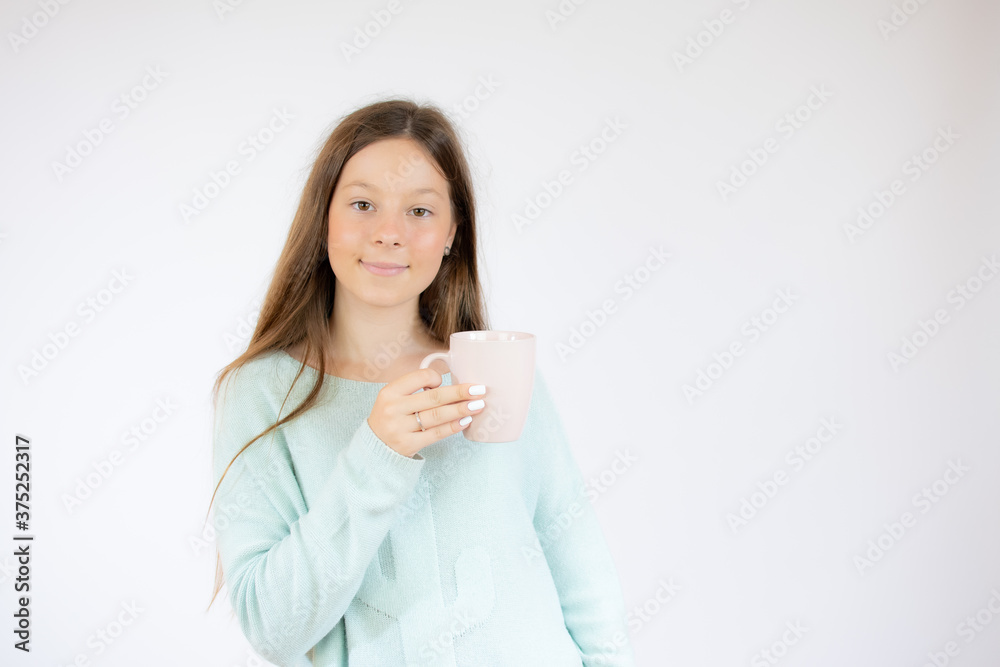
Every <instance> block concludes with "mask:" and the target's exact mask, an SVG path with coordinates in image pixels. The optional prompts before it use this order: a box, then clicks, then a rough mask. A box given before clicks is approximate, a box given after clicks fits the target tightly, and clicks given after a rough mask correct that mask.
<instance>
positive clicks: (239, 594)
mask: <svg viewBox="0 0 1000 667" xmlns="http://www.w3.org/2000/svg"><path fill="white" fill-rule="evenodd" d="M253 363H254V362H253V361H251V362H250V363H249V364H246V365H244V366H243V367H241V368H240V369H237V370H236V371H234V373H235V375H231V376H229V377H228V378H227V380H230V381H229V382H225V381H224V382H223V385H222V387H220V393H219V401H218V403H217V407H216V412H215V420H214V448H213V469H214V481H215V482H218V480H219V478H220V477H221V476H222V471H223V470H225V468H226V466H227V465H228V464H229V462H230V460H231V459H232V458H233V455H234V454H236V452H238V451H239V450H240V449H241V448H242V447H243V445H245V444H246V443H247V442H249V441H250V440H251V439H252V438H253V437H255V436H256V435H257V434H258V433H260V432H262V431H263V430H265V429H266V428H268V427H269V426H271V425H272V424H273V423H274V422H275V421H276V420H277V413H278V410H279V408H280V406H281V403H282V401H283V400H284V398H285V396H284V394H285V391H287V389H285V390H282V391H280V392H279V391H276V390H274V388H273V387H269V386H268V382H269V381H270V382H272V383H273V377H269V376H268V374H267V373H264V372H257V371H255V370H254V367H253V366H252V365H253ZM279 393H280V395H278V394H279ZM291 407H294V406H288V405H286V406H285V408H284V409H283V410H282V415H283V416H284V415H287V414H288V413H289V412H290V411H291ZM315 437H316V442H315V443H310V446H315V447H324V446H326V447H332V446H333V444H332V443H325V442H323V434H322V433H317V434H316V436H315ZM423 464H424V459H423V458H422V457H421V456H420V455H419V454H416V455H414V457H413V458H409V457H406V456H403V455H402V454H399V453H398V452H396V451H395V450H393V449H392V448H390V447H389V446H388V445H387V444H385V443H384V442H383V441H382V440H380V439H379V438H378V437H377V436H376V435H375V434H374V432H373V431H372V430H371V427H370V426H369V424H368V420H367V419H365V420H362V423H361V424H360V425H359V426H358V428H357V430H356V431H355V432H354V434H353V436H352V438H351V440H350V442H349V443H347V444H346V446H345V447H344V448H343V449H342V450H341V451H340V452H339V453H338V454H337V456H336V460H335V464H334V465H333V467H332V470H331V472H330V475H329V477H328V479H327V480H326V482H325V484H324V486H323V487H322V489H321V491H320V492H319V494H318V495H317V496H316V497H315V498H313V499H312V506H311V507H309V508H308V509H307V508H306V503H305V501H304V498H303V495H302V491H301V489H300V487H299V485H298V482H297V480H296V476H295V469H294V466H293V464H292V459H291V455H290V453H289V449H288V445H287V443H286V441H285V436H284V429H283V427H282V428H280V429H278V430H277V431H272V432H270V433H268V434H267V435H266V436H264V437H262V438H260V439H258V440H257V441H255V442H254V443H253V444H252V445H250V446H249V447H247V449H246V450H244V451H243V453H241V454H240V455H239V457H237V459H236V461H235V462H234V463H233V464H232V465H231V466H230V468H229V471H228V472H227V473H226V474H225V477H224V478H223V483H222V485H221V486H220V487H219V490H218V493H217V495H216V501H215V510H214V512H215V514H214V516H215V518H216V520H215V524H216V535H217V541H216V544H217V546H218V550H219V554H220V557H221V560H222V568H223V573H224V576H225V581H226V585H227V586H228V592H229V599H230V602H231V603H232V606H233V609H234V610H235V613H236V615H237V617H238V618H239V622H240V626H241V628H242V630H243V633H244V635H246V638H247V640H248V641H249V643H250V645H251V646H252V647H253V648H254V650H255V651H257V653H259V654H260V655H261V656H262V657H264V658H266V659H267V660H269V661H271V662H273V663H275V664H276V665H280V666H285V665H299V664H303V660H304V658H303V656H305V655H306V653H307V652H308V651H309V650H310V649H311V648H312V647H313V646H315V645H316V644H317V643H318V642H319V641H320V640H321V639H322V638H323V637H324V636H326V635H327V634H328V633H329V632H330V631H331V630H332V629H333V628H334V627H335V626H336V625H337V623H338V622H339V621H340V619H341V618H342V617H343V615H344V613H345V611H346V610H347V608H348V606H349V605H350V603H351V601H352V600H353V598H354V596H355V595H356V593H357V591H358V590H359V589H360V587H361V582H362V579H363V578H364V574H365V571H366V570H367V568H368V566H369V564H370V562H371V561H372V559H373V557H374V556H375V555H376V553H377V551H378V548H379V545H380V544H381V543H382V541H383V540H384V539H385V536H386V534H387V533H388V532H389V529H390V528H391V527H392V525H393V522H394V520H395V519H396V517H397V511H396V510H397V507H398V506H399V505H400V504H401V503H402V502H403V501H405V500H406V498H408V497H409V495H410V494H411V493H412V492H413V489H414V487H415V486H416V483H417V479H418V477H419V474H420V470H421V468H422V466H423ZM220 508H222V511H220ZM306 664H307V661H306Z"/></svg>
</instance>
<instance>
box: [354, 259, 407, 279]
mask: <svg viewBox="0 0 1000 667" xmlns="http://www.w3.org/2000/svg"><path fill="white" fill-rule="evenodd" d="M361 264H362V266H364V267H365V268H366V269H368V271H369V272H370V273H374V274H375V275H376V276H395V275H397V274H400V273H402V272H403V271H405V270H406V267H405V266H403V265H402V264H392V263H389V262H366V261H364V260H361Z"/></svg>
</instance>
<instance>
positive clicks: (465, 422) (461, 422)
mask: <svg viewBox="0 0 1000 667" xmlns="http://www.w3.org/2000/svg"><path fill="white" fill-rule="evenodd" d="M471 421H472V417H470V416H469V415H465V416H464V417H462V418H461V419H460V420H458V425H459V426H466V425H468V423H469V422H471Z"/></svg>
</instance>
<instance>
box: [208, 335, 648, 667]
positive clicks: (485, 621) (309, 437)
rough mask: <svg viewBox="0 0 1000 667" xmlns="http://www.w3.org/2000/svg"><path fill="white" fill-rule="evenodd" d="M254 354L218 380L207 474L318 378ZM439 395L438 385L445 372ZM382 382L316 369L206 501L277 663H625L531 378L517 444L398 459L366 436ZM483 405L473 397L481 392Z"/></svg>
mask: <svg viewBox="0 0 1000 667" xmlns="http://www.w3.org/2000/svg"><path fill="white" fill-rule="evenodd" d="M298 367H299V362H298V361H296V360H295V359H294V358H292V357H291V356H289V355H288V354H286V353H285V352H270V353H267V354H266V355H263V356H261V357H258V358H257V359H254V360H253V361H251V362H250V363H248V364H246V365H244V366H243V367H242V368H241V369H239V370H238V371H237V372H236V374H235V376H230V378H229V381H228V382H223V385H222V389H221V390H220V395H219V403H218V406H217V409H216V412H215V423H214V445H215V446H214V459H213V460H214V473H215V476H214V481H215V482H217V481H218V479H219V477H220V476H221V475H222V471H223V470H224V469H225V466H226V464H227V463H228V462H229V461H230V459H232V457H233V454H235V453H236V451H238V450H239V449H240V448H241V447H242V446H243V445H244V444H246V443H247V442H249V440H250V439H251V438H252V437H254V436H255V435H257V434H258V433H260V432H261V431H263V430H264V429H265V428H266V427H268V426H270V425H271V424H273V423H274V422H275V421H276V419H277V415H278V411H279V409H281V415H282V416H285V415H287V414H288V413H289V412H291V410H292V409H293V408H294V407H296V406H298V405H299V404H300V403H301V402H302V400H303V399H304V398H305V396H306V394H307V392H308V387H309V386H311V384H312V382H313V381H314V380H315V378H316V374H317V373H318V371H316V370H315V369H313V368H311V367H309V366H306V368H305V370H304V372H303V374H302V377H300V378H299V380H298V381H297V382H296V384H295V387H294V390H293V391H292V393H291V395H290V396H289V398H288V400H287V402H285V404H284V407H282V402H283V401H284V400H285V395H286V393H287V391H288V388H289V386H290V385H291V382H292V379H293V378H294V376H295V373H296V371H297V370H298ZM443 384H444V385H450V384H451V375H450V373H449V374H445V375H444V379H443ZM384 386H385V383H379V382H362V381H358V380H347V379H343V378H338V377H335V376H332V375H326V376H325V378H324V383H323V390H322V393H321V394H320V403H319V404H318V405H316V406H314V407H313V408H311V409H310V410H308V411H307V412H306V413H305V414H304V415H301V416H299V417H297V418H296V419H294V420H293V421H292V422H290V423H288V424H285V425H283V426H282V427H281V428H280V429H279V431H278V433H277V435H275V434H274V432H272V433H270V434H268V435H267V436H265V437H263V438H261V439H259V440H257V441H256V442H255V443H254V444H253V445H251V446H250V447H249V448H247V450H246V451H244V452H243V453H242V454H240V456H239V458H238V459H237V460H236V463H234V464H233V465H232V467H231V468H230V469H229V472H228V473H227V474H226V477H225V480H224V482H223V484H222V486H221V487H220V489H219V492H218V495H217V496H216V501H215V505H214V510H213V511H214V521H215V526H216V534H217V545H218V548H219V553H220V554H221V557H222V566H223V571H224V573H225V577H226V585H227V587H228V594H229V599H230V602H231V603H232V606H233V608H234V609H235V612H236V615H237V617H238V618H239V622H240V626H241V627H242V629H243V633H244V634H245V635H246V637H247V639H248V641H249V642H250V645H251V646H252V647H253V648H254V650H255V651H257V652H258V653H259V654H260V655H261V656H262V657H264V658H266V659H267V660H270V661H271V662H273V663H275V664H277V665H282V666H284V665H294V666H299V665H310V664H311V665H324V666H326V665H348V661H350V665H351V666H352V667H354V666H358V667H364V666H366V665H390V666H393V667H397V666H409V665H453V666H456V665H463V666H464V665H477V666H479V665H490V666H496V667H514V666H517V667H522V666H533V665H539V666H545V667H571V666H575V667H579V666H580V665H584V666H587V667H589V666H590V665H617V666H628V665H633V664H634V661H633V653H632V647H631V645H630V643H629V639H628V629H627V625H626V616H625V605H624V600H623V597H622V591H621V586H620V583H619V580H618V575H617V572H616V569H615V564H614V562H613V560H612V558H611V554H610V552H609V550H608V548H607V544H606V542H605V539H604V536H603V533H602V531H601V527H600V524H599V523H598V520H597V517H596V515H595V513H594V511H593V508H592V507H591V505H590V502H589V501H588V500H587V497H586V495H585V492H584V485H583V479H582V476H581V474H580V469H579V467H578V465H577V464H576V462H575V460H574V459H573V456H572V452H571V450H570V447H569V445H568V443H567V440H566V437H565V434H564V431H563V426H562V423H561V421H560V418H559V415H558V413H557V411H556V408H555V404H554V403H553V400H552V397H551V395H550V394H549V391H548V388H547V386H546V385H545V382H544V380H543V378H542V376H541V374H540V373H539V371H537V370H536V372H535V384H534V390H533V392H532V397H531V407H530V409H529V412H528V418H527V422H526V423H525V427H524V431H523V433H522V435H521V437H520V439H519V440H518V441H516V442H511V443H479V442H471V441H468V440H466V439H465V436H463V435H462V433H461V432H459V433H456V434H454V435H452V436H449V437H447V438H445V439H443V440H440V441H438V442H436V443H434V444H432V445H430V446H428V447H426V448H424V449H423V450H421V451H420V452H419V453H417V454H415V455H414V456H413V457H412V458H410V457H406V456H403V455H402V454H399V453H398V452H396V451H395V450H393V449H391V448H390V447H389V446H388V445H386V444H385V443H384V442H382V441H381V440H380V439H379V438H378V437H377V436H376V435H375V434H374V432H372V430H371V427H370V426H369V424H368V419H367V418H368V415H369V414H370V412H371V408H372V405H374V403H375V398H376V395H377V394H378V392H379V390H380V389H381V388H382V387H384ZM484 398H485V400H486V401H487V403H488V402H489V388H487V394H486V396H485V397H484Z"/></svg>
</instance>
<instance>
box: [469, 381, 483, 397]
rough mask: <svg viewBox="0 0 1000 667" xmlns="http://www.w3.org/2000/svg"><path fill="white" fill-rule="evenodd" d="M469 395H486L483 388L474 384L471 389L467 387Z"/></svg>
mask: <svg viewBox="0 0 1000 667" xmlns="http://www.w3.org/2000/svg"><path fill="white" fill-rule="evenodd" d="M469 393H470V394H472V395H473V396H480V395H482V394H485V393H486V387H484V386H483V385H481V384H474V385H472V386H471V387H469Z"/></svg>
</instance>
